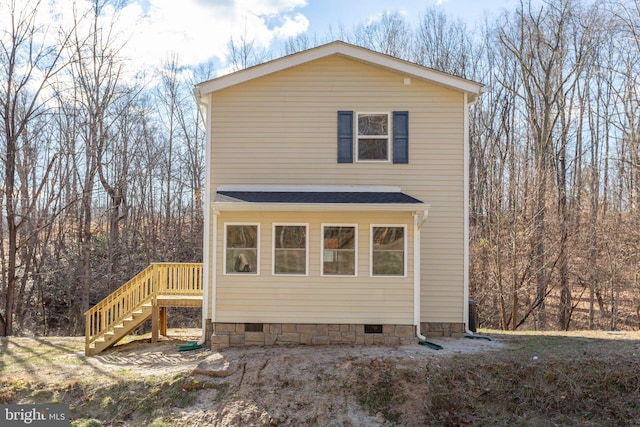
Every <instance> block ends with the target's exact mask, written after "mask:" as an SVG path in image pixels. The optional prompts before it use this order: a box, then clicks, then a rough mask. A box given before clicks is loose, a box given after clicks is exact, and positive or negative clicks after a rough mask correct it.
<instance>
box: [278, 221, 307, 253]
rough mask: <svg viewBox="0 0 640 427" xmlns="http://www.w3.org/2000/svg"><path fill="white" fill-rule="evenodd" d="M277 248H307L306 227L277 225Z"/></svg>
mask: <svg viewBox="0 0 640 427" xmlns="http://www.w3.org/2000/svg"><path fill="white" fill-rule="evenodd" d="M275 244H276V248H298V249H300V248H306V247H307V228H306V227H305V226H304V225H277V226H276V235H275Z"/></svg>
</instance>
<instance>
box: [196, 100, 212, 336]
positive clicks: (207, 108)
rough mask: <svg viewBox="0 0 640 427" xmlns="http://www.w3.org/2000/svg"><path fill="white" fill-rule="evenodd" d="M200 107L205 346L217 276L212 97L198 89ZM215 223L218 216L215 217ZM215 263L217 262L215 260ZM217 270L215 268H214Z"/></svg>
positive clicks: (203, 327) (203, 328)
mask: <svg viewBox="0 0 640 427" xmlns="http://www.w3.org/2000/svg"><path fill="white" fill-rule="evenodd" d="M194 94H195V96H196V100H197V101H198V106H199V107H200V108H199V110H200V114H201V117H202V120H203V122H204V125H205V155H204V158H205V165H204V198H203V199H204V204H203V206H202V209H203V221H204V224H203V226H204V227H203V231H202V232H203V237H202V337H201V338H200V340H198V345H203V344H204V343H205V342H206V340H207V315H208V314H209V312H210V311H209V305H208V301H209V286H210V285H211V293H212V295H213V296H214V298H215V276H213V279H212V276H211V267H212V266H211V259H212V258H211V254H210V253H209V252H210V249H211V236H210V233H211V223H210V221H211V216H212V215H211V213H212V212H211V148H210V145H211V95H208V101H207V102H204V101H203V99H202V95H201V93H200V90H199V89H198V88H195V89H194ZM213 218H214V221H215V220H216V215H215V214H214V215H213ZM215 230H216V224H214V228H213V231H214V239H213V242H214V244H213V250H214V254H215ZM213 259H214V262H215V258H213ZM213 267H214V268H215V266H213ZM214 311H215V305H213V306H211V316H210V318H211V320H212V321H213V318H214V316H213V313H214Z"/></svg>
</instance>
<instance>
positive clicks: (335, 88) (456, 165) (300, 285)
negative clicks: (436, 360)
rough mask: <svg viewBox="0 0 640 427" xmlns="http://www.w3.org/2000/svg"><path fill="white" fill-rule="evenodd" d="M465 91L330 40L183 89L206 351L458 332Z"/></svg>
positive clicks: (461, 319) (463, 279)
mask: <svg viewBox="0 0 640 427" xmlns="http://www.w3.org/2000/svg"><path fill="white" fill-rule="evenodd" d="M481 87H482V85H481V84H478V83H475V82H472V81H469V80H465V79H462V78H458V77H455V76H452V75H448V74H446V73H442V72H438V71H435V70H432V69H429V68H425V67H422V66H419V65H416V64H413V63H410V62H406V61H403V60H399V59H396V58H393V57H390V56H387V55H383V54H380V53H376V52H373V51H370V50H367V49H363V48H360V47H356V46H353V45H350V44H347V43H344V42H340V41H337V42H333V43H329V44H326V45H323V46H320V47H316V48H313V49H310V50H307V51H304V52H300V53H296V54H293V55H290V56H286V57H283V58H280V59H276V60H274V61H270V62H267V63H264V64H262V65H258V66H255V67H252V68H249V69H245V70H242V71H238V72H235V73H232V74H228V75H225V76H222V77H219V78H215V79H213V80H209V81H206V82H203V83H201V84H198V85H197V86H196V87H195V93H196V97H197V100H198V103H199V105H200V108H201V111H202V115H203V117H204V122H205V124H206V132H207V149H206V179H207V181H206V194H205V203H206V210H205V239H204V242H205V243H204V292H203V319H204V327H205V331H203V333H205V334H206V338H207V340H209V339H211V344H212V345H213V347H214V348H224V347H227V346H234V345H250V344H261V345H272V344H292V343H303V344H334V343H353V344H368V343H386V344H399V343H408V342H416V336H418V337H423V335H428V336H433V335H439V336H456V335H458V336H459V335H462V334H463V333H464V332H465V328H466V325H467V324H468V304H467V300H468V231H467V230H468V153H469V136H468V109H469V106H470V105H472V104H473V103H474V102H475V101H476V99H477V98H478V96H479V94H480V91H481Z"/></svg>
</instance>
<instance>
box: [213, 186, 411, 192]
mask: <svg viewBox="0 0 640 427" xmlns="http://www.w3.org/2000/svg"><path fill="white" fill-rule="evenodd" d="M217 191H255V192H301V193H400V192H401V189H400V187H397V186H391V185H388V186H383V185H381V186H375V187H371V186H358V185H290V184H282V185H280V184H275V185H269V184H266V185H264V184H258V185H253V184H223V185H219V186H218V188H217Z"/></svg>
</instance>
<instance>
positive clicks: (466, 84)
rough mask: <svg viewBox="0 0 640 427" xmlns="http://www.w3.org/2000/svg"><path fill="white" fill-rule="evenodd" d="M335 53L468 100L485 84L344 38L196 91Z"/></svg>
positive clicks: (202, 94) (215, 88) (208, 90)
mask: <svg viewBox="0 0 640 427" xmlns="http://www.w3.org/2000/svg"><path fill="white" fill-rule="evenodd" d="M331 55H340V56H343V57H346V58H350V59H353V60H357V61H361V62H364V63H366V64H369V65H373V66H377V67H380V68H384V69H387V70H391V71H394V72H397V73H400V74H404V75H406V76H407V77H414V78H417V79H421V80H426V81H429V82H432V83H435V84H439V85H441V86H444V87H447V88H449V89H452V90H456V91H459V92H463V93H466V94H467V95H468V101H469V102H471V103H473V102H475V101H476V99H477V98H478V96H479V95H480V93H481V90H482V87H483V85H482V84H480V83H477V82H474V81H471V80H467V79H463V78H461V77H457V76H454V75H451V74H447V73H444V72H441V71H437V70H434V69H432V68H427V67H424V66H422V65H418V64H414V63H412V62H408V61H405V60H402V59H398V58H395V57H393V56H390V55H385V54H383V53H379V52H375V51H372V50H369V49H366V48H363V47H359V46H355V45H352V44H349V43H345V42H343V41H334V42H331V43H328V44H325V45H322V46H318V47H315V48H312V49H308V50H305V51H302V52H298V53H294V54H291V55H288V56H284V57H282V58H279V59H275V60H273V61H269V62H265V63H263V64H260V65H256V66H254V67H251V68H246V69H244V70H240V71H236V72H234V73H231V74H227V75H224V76H221V77H217V78H215V79H212V80H208V81H205V82H202V83H199V84H197V85H196V86H195V88H194V93H195V95H196V98H197V99H198V100H201V99H202V98H203V97H205V96H206V95H208V94H210V93H212V92H215V91H218V90H221V89H225V88H228V87H231V86H234V85H237V84H241V83H244V82H247V81H250V80H253V79H257V78H259V77H263V76H266V75H268V74H271V73H275V72H278V71H282V70H285V69H287V68H291V67H295V66H297V65H300V64H304V63H307V62H310V61H314V60H316V59H321V58H325V57H328V56H331Z"/></svg>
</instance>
